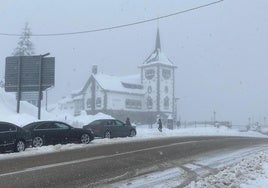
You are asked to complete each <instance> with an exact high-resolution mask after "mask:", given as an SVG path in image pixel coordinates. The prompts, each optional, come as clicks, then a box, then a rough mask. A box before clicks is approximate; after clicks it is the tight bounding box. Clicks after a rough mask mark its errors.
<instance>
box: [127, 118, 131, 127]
mask: <svg viewBox="0 0 268 188" xmlns="http://www.w3.org/2000/svg"><path fill="white" fill-rule="evenodd" d="M126 125H129V126H130V125H131V123H130V120H129V117H127V119H126Z"/></svg>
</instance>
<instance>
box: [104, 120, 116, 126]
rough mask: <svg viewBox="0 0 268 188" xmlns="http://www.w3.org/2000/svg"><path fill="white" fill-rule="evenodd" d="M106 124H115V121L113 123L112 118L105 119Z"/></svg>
mask: <svg viewBox="0 0 268 188" xmlns="http://www.w3.org/2000/svg"><path fill="white" fill-rule="evenodd" d="M106 125H109V126H111V125H115V123H114V121H113V120H107V121H106Z"/></svg>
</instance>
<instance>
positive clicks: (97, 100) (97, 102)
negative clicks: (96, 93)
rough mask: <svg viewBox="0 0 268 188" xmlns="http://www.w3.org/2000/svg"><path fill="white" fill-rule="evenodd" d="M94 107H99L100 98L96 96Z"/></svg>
mask: <svg viewBox="0 0 268 188" xmlns="http://www.w3.org/2000/svg"><path fill="white" fill-rule="evenodd" d="M96 107H101V98H100V97H98V98H97V99H96Z"/></svg>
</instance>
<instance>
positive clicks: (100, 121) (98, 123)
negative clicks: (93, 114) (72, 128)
mask: <svg viewBox="0 0 268 188" xmlns="http://www.w3.org/2000/svg"><path fill="white" fill-rule="evenodd" d="M101 124H102V120H96V121H93V122H92V123H90V124H88V125H101Z"/></svg>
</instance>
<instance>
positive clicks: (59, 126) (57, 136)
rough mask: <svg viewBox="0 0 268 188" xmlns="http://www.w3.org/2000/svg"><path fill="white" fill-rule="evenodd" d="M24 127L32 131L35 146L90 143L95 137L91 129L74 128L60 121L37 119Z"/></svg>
mask: <svg viewBox="0 0 268 188" xmlns="http://www.w3.org/2000/svg"><path fill="white" fill-rule="evenodd" d="M23 128H24V129H25V130H28V131H30V133H31V137H32V140H33V146H34V147H40V146H43V145H55V144H67V143H83V144H88V143H89V142H90V141H92V140H93V139H94V135H93V133H92V132H91V131H90V130H84V129H79V128H74V127H72V126H70V125H68V124H66V123H64V122H60V121H37V122H33V123H30V124H28V125H25V126H24V127H23Z"/></svg>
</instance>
